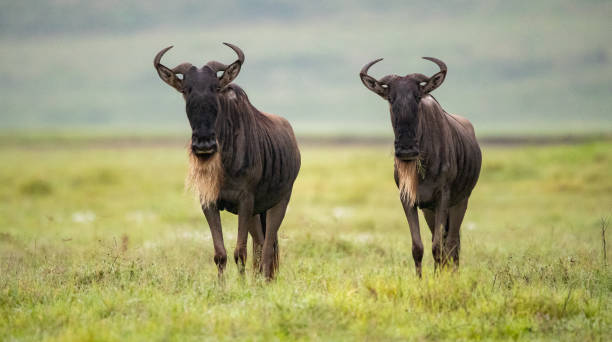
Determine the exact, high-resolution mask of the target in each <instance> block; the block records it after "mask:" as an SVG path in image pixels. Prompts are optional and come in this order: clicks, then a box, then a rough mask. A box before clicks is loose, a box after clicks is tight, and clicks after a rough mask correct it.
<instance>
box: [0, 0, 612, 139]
mask: <svg viewBox="0 0 612 342" xmlns="http://www.w3.org/2000/svg"><path fill="white" fill-rule="evenodd" d="M611 17H612V2H609V1H583V2H575V1H566V0H561V1H538V2H537V3H536V2H521V3H519V2H507V1H484V0H479V1H471V2H463V1H437V2H435V3H421V2H415V3H411V2H406V1H385V2H384V6H383V5H381V4H378V3H376V2H372V1H344V0H331V1H325V2H322V3H317V2H295V3H294V2H289V1H235V0H234V1H224V2H222V3H214V2H206V1H191V0H178V1H157V0H154V1H114V0H113V1H103V2H94V1H80V0H55V1H41V0H34V1H22V2H16V1H13V2H1V3H0V43H1V44H2V53H1V54H0V65H1V66H0V102H1V103H2V104H3V106H2V109H1V110H0V127H2V130H3V131H7V130H15V129H24V130H45V129H65V130H76V129H77V128H78V129H80V130H81V131H88V130H96V131H127V132H149V131H157V132H170V133H172V132H182V131H186V130H187V129H188V125H187V121H186V118H185V114H184V110H183V106H184V104H183V100H182V98H181V96H179V94H178V93H176V92H175V91H174V90H172V89H171V88H169V87H168V86H166V85H165V84H163V83H162V81H161V80H159V78H158V77H157V74H156V73H155V71H154V70H153V67H152V60H153V56H154V55H155V53H157V51H159V50H160V49H162V48H164V47H166V46H168V45H175V48H174V49H173V50H171V51H169V52H168V53H167V55H166V57H165V59H164V63H165V64H166V65H168V66H174V65H175V64H178V63H181V62H184V61H190V62H193V63H194V64H204V63H205V62H206V61H208V60H212V59H215V60H221V61H225V62H230V61H233V60H234V59H235V55H234V53H233V52H232V51H231V50H230V49H228V48H227V47H225V46H223V45H221V42H223V41H228V42H232V43H235V44H236V45H238V46H240V47H241V48H242V49H243V50H244V52H245V54H246V62H245V65H244V67H243V69H242V72H241V74H240V75H239V77H238V79H237V80H236V83H238V84H240V85H241V86H243V87H244V88H245V90H246V91H247V93H248V94H249V96H250V98H251V101H252V102H253V104H255V106H257V107H258V108H260V109H262V110H265V111H268V112H274V113H278V114H281V115H283V116H285V117H287V118H288V119H290V120H291V121H292V123H293V125H294V127H295V129H296V130H297V131H299V132H301V133H315V134H335V133H342V134H351V133H359V134H374V135H375V134H390V133H391V132H390V123H389V118H388V107H387V105H386V104H385V103H384V102H383V101H382V100H381V99H380V98H378V97H377V96H376V95H374V94H372V93H370V92H369V91H368V90H366V89H365V88H364V87H363V85H362V84H361V82H360V81H359V78H358V76H357V75H358V72H359V69H360V68H361V67H362V66H363V64H365V63H367V62H368V61H370V60H372V59H374V58H378V57H384V58H385V60H384V61H383V62H381V63H379V64H377V65H376V66H374V67H373V68H372V69H371V74H372V75H374V76H377V77H382V76H384V75H386V74H389V73H397V74H407V73H413V72H421V73H425V74H433V73H434V72H435V71H436V70H437V67H436V66H435V65H434V64H433V63H431V62H428V61H424V60H421V59H420V57H421V56H435V57H438V58H440V59H442V60H444V61H445V62H446V63H447V64H448V66H449V74H448V77H447V79H446V81H445V84H444V85H443V86H442V87H441V88H440V89H438V90H436V91H435V92H434V96H436V98H437V99H438V100H439V101H440V103H441V104H442V105H443V106H444V108H445V109H446V110H447V111H449V112H453V113H457V114H461V115H464V116H466V117H468V118H469V119H471V120H472V121H473V122H474V123H475V125H476V127H477V130H478V131H479V132H481V133H482V132H485V133H490V134H496V133H513V134H516V133H528V134H538V133H547V134H551V133H584V132H610V131H612V114H611V113H610V109H611V108H612V99H611V97H610V94H612V46H611V45H610V43H609V40H610V33H611V32H612V21H610V18H611Z"/></svg>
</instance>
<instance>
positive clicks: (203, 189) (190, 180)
mask: <svg viewBox="0 0 612 342" xmlns="http://www.w3.org/2000/svg"><path fill="white" fill-rule="evenodd" d="M222 183H223V165H222V164H221V154H220V153H218V152H217V153H215V154H214V155H213V156H211V157H210V158H209V159H207V160H200V159H198V157H196V156H195V155H194V154H193V152H191V151H190V153H189V172H188V174H187V178H186V179H185V187H186V188H188V189H190V190H192V191H194V192H195V193H196V194H197V195H199V198H200V204H201V205H202V206H203V207H208V206H210V205H214V204H215V203H216V202H217V199H218V198H219V191H220V190H221V184H222Z"/></svg>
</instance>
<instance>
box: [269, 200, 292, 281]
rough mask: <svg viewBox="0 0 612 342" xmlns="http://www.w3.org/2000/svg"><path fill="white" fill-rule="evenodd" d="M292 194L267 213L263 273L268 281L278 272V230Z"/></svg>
mask: <svg viewBox="0 0 612 342" xmlns="http://www.w3.org/2000/svg"><path fill="white" fill-rule="evenodd" d="M290 197H291V194H289V195H287V197H286V198H285V199H283V200H281V201H280V202H279V203H278V204H277V205H275V206H274V207H272V208H270V209H268V211H267V213H266V237H265V240H264V246H263V262H262V267H263V272H264V275H265V276H266V279H268V280H271V279H272V278H274V273H275V272H276V271H277V270H278V236H277V233H278V229H279V228H280V225H281V223H282V222H283V219H284V218H285V213H286V212H287V205H288V204H289V198H290Z"/></svg>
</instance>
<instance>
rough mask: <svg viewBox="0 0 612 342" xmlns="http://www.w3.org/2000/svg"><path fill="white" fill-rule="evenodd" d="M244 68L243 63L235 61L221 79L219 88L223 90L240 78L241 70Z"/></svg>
mask: <svg viewBox="0 0 612 342" xmlns="http://www.w3.org/2000/svg"><path fill="white" fill-rule="evenodd" d="M241 67H242V63H240V61H235V62H234V63H232V64H230V66H228V67H227V69H225V71H224V72H223V75H221V77H219V88H221V89H223V88H225V87H226V86H227V85H228V84H230V83H232V81H233V80H234V79H235V78H236V77H237V76H238V74H239V73H240V68H241Z"/></svg>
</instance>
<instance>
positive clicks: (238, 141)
mask: <svg viewBox="0 0 612 342" xmlns="http://www.w3.org/2000/svg"><path fill="white" fill-rule="evenodd" d="M265 120H267V118H266V117H265V116H264V115H263V114H262V113H261V112H260V111H259V110H257V108H255V106H253V105H252V104H251V102H250V101H249V97H248V96H247V94H246V93H245V92H244V90H243V89H242V88H241V87H239V86H238V85H235V84H230V85H229V86H228V87H227V88H226V89H225V91H224V92H223V93H221V94H220V96H219V118H218V120H217V135H218V140H219V141H220V142H222V145H221V152H222V153H221V155H222V162H223V165H224V168H225V169H226V171H227V170H231V172H230V173H231V175H232V176H239V175H242V174H244V172H246V170H247V168H248V167H249V166H251V165H256V164H259V163H261V162H262V161H261V159H260V157H261V153H260V151H259V144H255V143H253V142H254V141H256V140H257V137H258V136H260V135H261V132H260V124H259V122H260V121H265ZM238 147H240V148H238Z"/></svg>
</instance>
